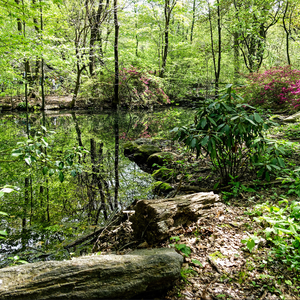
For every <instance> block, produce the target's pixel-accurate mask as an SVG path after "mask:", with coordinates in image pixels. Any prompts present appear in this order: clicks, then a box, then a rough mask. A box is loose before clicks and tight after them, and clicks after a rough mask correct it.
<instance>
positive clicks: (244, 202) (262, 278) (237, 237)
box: [97, 125, 300, 300]
mask: <svg viewBox="0 0 300 300" xmlns="http://www.w3.org/2000/svg"><path fill="white" fill-rule="evenodd" d="M293 126H294V127H295V125H293ZM284 132H285V133H284ZM288 132H289V130H283V129H282V130H281V131H280V132H277V134H275V135H274V133H273V134H272V137H273V138H274V137H275V138H291V139H294V140H295V139H297V137H296V138H295V134H294V135H293V136H292V137H289V136H286V134H288ZM163 151H169V152H172V153H174V151H176V150H175V147H174V146H168V147H165V148H164V149H163ZM180 151H181V152H180ZM180 151H179V152H180V153H179V152H178V153H177V155H178V157H179V161H181V166H184V172H182V173H183V174H184V180H182V178H183V177H182V176H181V177H180V176H177V178H173V179H171V180H169V183H170V184H171V185H172V186H173V187H174V190H173V193H174V191H176V193H178V194H186V193H193V192H200V191H211V190H214V185H215V183H216V180H217V176H216V174H214V173H213V172H212V171H211V170H210V168H209V166H210V165H209V161H208V159H202V161H200V162H199V161H196V158H195V155H194V154H192V153H190V152H186V151H184V150H182V149H181V150H180ZM178 157H177V158H178ZM288 159H289V166H292V165H293V166H296V165H299V161H300V155H299V151H298V149H294V152H293V153H292V154H290V155H289V158H288ZM177 161H178V160H177ZM182 161H184V162H183V163H182ZM289 166H287V167H286V168H289ZM173 167H174V165H173ZM197 170H198V171H197ZM254 174H255V173H251V172H250V173H249V174H247V175H246V177H245V178H244V179H243V181H242V182H240V183H233V184H231V185H230V186H229V187H228V186H227V187H225V188H224V189H223V188H221V189H215V192H218V193H219V195H220V196H221V197H222V202H223V204H222V207H221V209H219V210H217V211H212V213H211V214H210V215H209V216H207V217H205V218H202V219H200V220H198V221H197V222H196V223H193V224H190V225H189V226H187V227H181V228H180V229H178V230H177V231H176V232H172V236H170V237H169V239H168V240H164V241H163V242H161V243H158V244H155V245H148V244H147V242H145V241H137V240H135V238H134V236H133V232H132V229H131V226H130V224H131V223H130V221H129V220H127V221H125V222H123V223H121V224H119V225H118V226H115V227H114V230H113V231H110V232H107V233H106V234H105V236H103V237H101V242H99V243H98V244H97V251H101V252H102V253H110V252H111V251H113V250H114V249H119V250H118V251H117V253H120V254H124V253H127V252H128V251H131V250H133V249H135V248H151V247H174V248H176V244H184V245H186V246H187V247H189V248H190V249H191V253H190V254H189V255H185V258H184V260H185V261H184V264H183V266H182V270H181V278H180V279H179V280H178V281H177V282H176V283H175V285H174V288H173V289H172V290H171V291H169V292H168V293H167V294H166V295H162V296H161V297H158V298H157V299H170V300H171V299H187V300H192V299H199V300H213V299H226V300H229V299H236V300H238V299H245V300H256V299H259V300H276V299H286V300H297V299H300V296H299V295H300V272H299V269H297V268H291V267H289V266H288V265H287V264H285V263H284V262H283V261H281V260H280V259H278V258H277V257H276V256H275V253H274V252H273V246H274V244H273V243H272V241H270V240H266V239H265V238H264V234H263V231H264V230H265V228H266V227H267V224H266V223H258V222H257V221H255V220H254V217H255V216H258V215H259V214H258V209H257V208H256V207H257V205H259V204H263V203H266V202H268V205H277V206H278V201H279V200H281V199H283V198H285V199H287V200H288V201H289V202H291V201H293V200H296V199H297V196H295V194H294V195H293V194H289V193H288V190H289V189H290V187H289V186H287V185H284V184H282V181H281V180H274V179H276V178H275V177H273V178H271V181H269V182H267V181H260V182H257V181H256V182H257V185H255V186H253V185H251V187H253V189H248V187H249V182H250V181H252V180H253V175H254ZM272 180H273V181H272ZM243 186H244V188H242V187H243ZM179 190H180V191H179ZM170 196H172V192H171V194H169V195H168V197H170ZM253 235H254V236H256V235H257V239H256V241H255V247H254V249H253V250H252V251H251V252H250V251H249V249H248V248H247V247H246V246H245V244H244V243H242V242H241V241H242V240H247V239H249V237H250V236H253ZM116 241H117V242H116ZM179 252H180V251H179ZM180 253H181V254H182V252H180Z"/></svg>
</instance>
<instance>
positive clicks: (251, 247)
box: [246, 239, 255, 252]
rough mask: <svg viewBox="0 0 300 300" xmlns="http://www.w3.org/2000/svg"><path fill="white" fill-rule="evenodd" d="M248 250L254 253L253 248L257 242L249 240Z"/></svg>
mask: <svg viewBox="0 0 300 300" xmlns="http://www.w3.org/2000/svg"><path fill="white" fill-rule="evenodd" d="M246 246H247V248H248V249H249V251H250V252H252V250H253V248H254V247H255V242H254V240H253V239H249V240H248V241H247V245H246Z"/></svg>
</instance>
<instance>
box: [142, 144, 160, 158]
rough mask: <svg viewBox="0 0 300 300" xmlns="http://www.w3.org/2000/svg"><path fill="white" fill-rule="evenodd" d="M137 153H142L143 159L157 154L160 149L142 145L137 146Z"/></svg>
mask: <svg viewBox="0 0 300 300" xmlns="http://www.w3.org/2000/svg"><path fill="white" fill-rule="evenodd" d="M137 151H138V152H140V153H142V154H143V156H144V157H145V158H148V157H149V156H150V155H151V154H154V153H156V152H159V151H160V149H159V148H158V147H157V146H154V145H147V144H144V145H141V146H139V147H138V149H137Z"/></svg>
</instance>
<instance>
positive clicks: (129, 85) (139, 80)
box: [120, 66, 170, 105]
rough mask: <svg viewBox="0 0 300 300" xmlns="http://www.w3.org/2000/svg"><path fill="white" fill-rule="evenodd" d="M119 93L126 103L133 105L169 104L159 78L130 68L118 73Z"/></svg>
mask: <svg viewBox="0 0 300 300" xmlns="http://www.w3.org/2000/svg"><path fill="white" fill-rule="evenodd" d="M120 92H121V95H122V97H125V98H126V99H127V101H126V102H127V103H130V104H132V105H135V104H142V105H144V104H154V103H158V104H162V103H167V104H170V99H169V97H168V95H167V94H166V93H165V92H164V90H163V84H162V81H161V78H159V77H156V76H154V75H152V74H151V72H149V73H147V72H143V71H140V70H139V69H137V68H135V67H133V66H131V67H130V68H123V69H122V70H121V71H120Z"/></svg>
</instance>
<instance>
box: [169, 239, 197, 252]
mask: <svg viewBox="0 0 300 300" xmlns="http://www.w3.org/2000/svg"><path fill="white" fill-rule="evenodd" d="M170 240H171V241H172V240H174V241H175V242H179V241H180V237H179V236H172V237H171V238H170ZM170 246H173V247H175V248H176V249H177V250H178V251H180V252H182V253H183V255H184V256H186V257H189V256H190V254H191V253H192V251H191V248H190V247H188V246H187V245H185V244H175V245H174V244H171V245H170Z"/></svg>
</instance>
